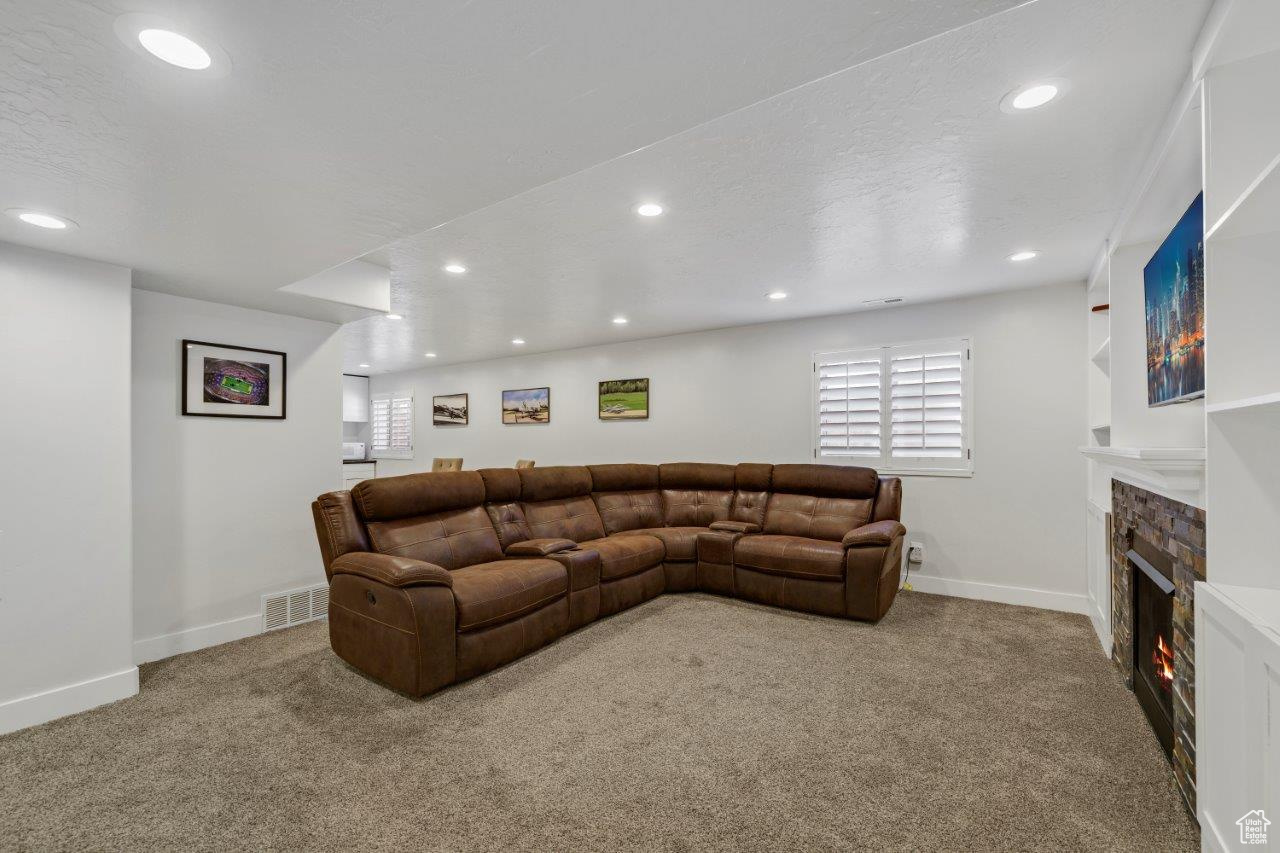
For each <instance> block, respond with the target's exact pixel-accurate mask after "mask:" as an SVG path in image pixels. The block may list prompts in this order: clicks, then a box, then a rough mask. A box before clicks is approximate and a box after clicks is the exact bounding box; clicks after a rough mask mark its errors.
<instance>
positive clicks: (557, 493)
mask: <svg viewBox="0 0 1280 853" xmlns="http://www.w3.org/2000/svg"><path fill="white" fill-rule="evenodd" d="M516 473H517V474H518V475H519V476H520V500H522V501H524V502H526V503H530V502H534V501H548V500H555V499H559V498H572V497H579V496H586V495H589V494H591V472H590V471H589V470H587V466H585V465H552V466H550V467H547V468H519V469H517V470H516Z"/></svg>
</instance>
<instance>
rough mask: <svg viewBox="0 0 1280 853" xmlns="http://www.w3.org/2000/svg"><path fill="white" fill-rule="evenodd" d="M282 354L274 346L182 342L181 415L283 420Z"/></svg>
mask: <svg viewBox="0 0 1280 853" xmlns="http://www.w3.org/2000/svg"><path fill="white" fill-rule="evenodd" d="M286 358H287V356H286V355H285V354H284V353H282V352H277V351H275V350H266V349H256V348H254V347H238V346H232V345H230V344H211V343H208V342H207V341H190V340H184V341H183V342H182V388H181V393H182V414H184V415H188V416H192V417H205V418H259V419H268V420H282V419H283V418H284V416H285V361H286Z"/></svg>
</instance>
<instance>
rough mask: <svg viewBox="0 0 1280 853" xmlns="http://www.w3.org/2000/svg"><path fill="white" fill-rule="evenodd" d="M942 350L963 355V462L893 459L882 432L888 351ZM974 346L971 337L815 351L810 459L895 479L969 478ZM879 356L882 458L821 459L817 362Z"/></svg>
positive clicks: (811, 379)
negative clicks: (950, 348)
mask: <svg viewBox="0 0 1280 853" xmlns="http://www.w3.org/2000/svg"><path fill="white" fill-rule="evenodd" d="M940 346H941V347H945V346H960V347H962V349H963V351H964V356H965V357H964V358H963V359H962V360H961V367H960V370H961V373H960V377H961V385H962V388H963V391H962V393H961V396H960V415H961V431H960V445H961V447H962V449H963V450H964V451H965V455H964V457H963V458H962V459H960V460H958V462H959V464H957V465H939V464H938V462H939V460H936V459H922V460H920V462H919V464H912V463H911V462H908V461H905V460H902V459H893V458H892V456H889V455H886V451H887V452H888V453H892V442H893V437H892V433H891V432H890V431H888V430H886V429H885V427H886V424H887V421H886V420H885V417H886V415H887V414H888V412H889V411H890V409H889V408H888V395H887V393H886V385H885V377H886V376H887V375H888V372H889V370H890V365H891V358H892V355H891V351H892V350H896V349H917V348H921V349H923V348H933V347H940ZM974 350H975V346H974V342H973V336H972V335H957V336H955V337H947V338H931V339H925V340H919V341H905V342H899V343H888V344H870V345H868V346H855V347H843V348H840V349H821V350H814V351H813V353H812V354H811V356H812V357H811V359H810V375H809V444H810V448H809V449H810V455H811V456H812V458H813V460H814V461H815V462H817V463H819V464H823V465H848V466H851V467H862V468H874V469H875V470H876V472H877V473H879V474H881V475H889V476H894V477H972V476H973V474H974V462H975V458H976V456H977V453H976V452H975V447H974V444H975V442H974V423H973V401H974V398H975V389H976V383H975V382H974V379H973V375H974V370H973V363H974ZM871 352H879V353H880V359H881V362H880V377H881V379H880V381H881V385H880V395H881V396H880V405H881V455H880V456H878V457H871V456H822V455H821V453H820V451H821V447H820V443H821V424H820V418H819V411H818V405H819V391H818V386H819V381H818V361H819V360H820V359H821V358H824V357H830V356H833V355H852V354H858V353H871Z"/></svg>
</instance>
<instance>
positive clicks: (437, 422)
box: [431, 394, 470, 426]
mask: <svg viewBox="0 0 1280 853" xmlns="http://www.w3.org/2000/svg"><path fill="white" fill-rule="evenodd" d="M468 420H470V412H469V411H468V408H467V395H466V394H443V395H441V396H439V397H432V398H431V425H432V426H466V425H467V421H468Z"/></svg>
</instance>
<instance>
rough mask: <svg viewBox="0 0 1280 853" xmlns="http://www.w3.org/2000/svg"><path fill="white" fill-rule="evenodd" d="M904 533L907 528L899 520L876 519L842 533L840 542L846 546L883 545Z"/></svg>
mask: <svg viewBox="0 0 1280 853" xmlns="http://www.w3.org/2000/svg"><path fill="white" fill-rule="evenodd" d="M906 533H907V528H906V527H904V526H903V525H902V522H900V521H889V520H886V521H876V522H872V523H871V524H864V525H862V526H861V527H856V528H854V529H853V530H850V531H849V532H848V533H846V534H845V535H844V539H843V540H841V542H840V544H841V545H843V546H844V547H846V548H853V547H856V546H859V545H880V546H885V545H888V544H890V543H891V542H893V540H894V538H896V537H898V536H905V535H906Z"/></svg>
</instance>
